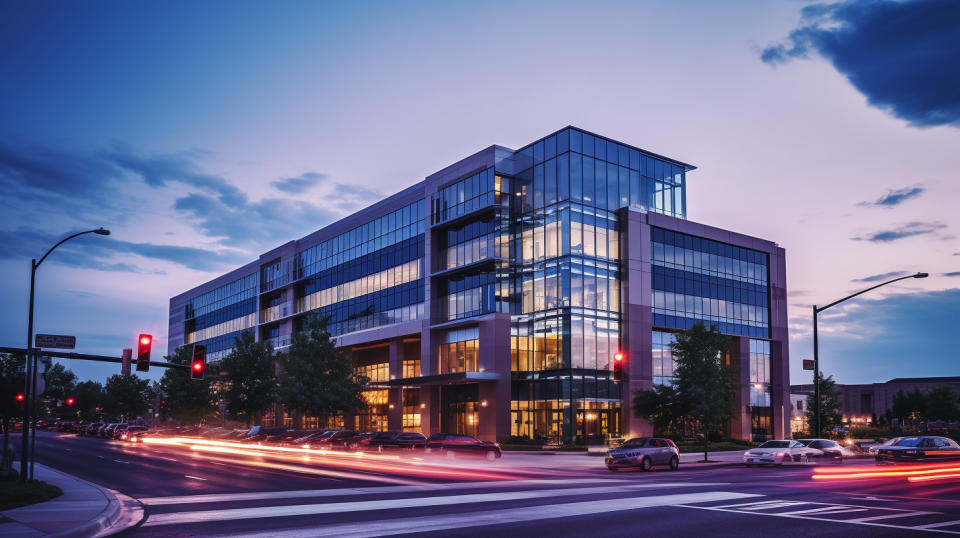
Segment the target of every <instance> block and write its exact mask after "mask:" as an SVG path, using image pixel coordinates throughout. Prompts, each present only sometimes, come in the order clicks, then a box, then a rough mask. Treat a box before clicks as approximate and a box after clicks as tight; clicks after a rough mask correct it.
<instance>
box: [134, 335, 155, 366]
mask: <svg viewBox="0 0 960 538" xmlns="http://www.w3.org/2000/svg"><path fill="white" fill-rule="evenodd" d="M151 345H153V337H152V336H150V335H149V334H141V335H140V338H137V371H138V372H147V371H149V370H150V346H151Z"/></svg>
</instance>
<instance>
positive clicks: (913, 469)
mask: <svg viewBox="0 0 960 538" xmlns="http://www.w3.org/2000/svg"><path fill="white" fill-rule="evenodd" d="M957 473H960V464H958V463H957V462H950V463H932V464H911V465H903V466H898V467H896V468H894V469H890V470H882V471H881V470H878V468H877V467H866V466H853V467H848V468H846V469H831V468H829V467H817V468H816V469H814V470H813V476H812V478H813V479H814V480H859V479H876V478H906V479H907V480H908V481H910V482H921V481H927V480H946V479H950V478H958V477H960V474H957Z"/></svg>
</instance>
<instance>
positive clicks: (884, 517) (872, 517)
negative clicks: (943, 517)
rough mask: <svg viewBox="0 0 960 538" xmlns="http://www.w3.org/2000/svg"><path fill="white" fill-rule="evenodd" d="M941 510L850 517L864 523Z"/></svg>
mask: <svg viewBox="0 0 960 538" xmlns="http://www.w3.org/2000/svg"><path fill="white" fill-rule="evenodd" d="M939 513H940V512H919V511H917V512H900V513H895V514H883V515H880V516H868V517H858V518H856V519H848V520H847V521H851V522H853V523H862V522H864V521H874V520H877V519H893V518H896V517H910V516H926V515H930V514H939Z"/></svg>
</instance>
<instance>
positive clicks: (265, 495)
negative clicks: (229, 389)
mask: <svg viewBox="0 0 960 538" xmlns="http://www.w3.org/2000/svg"><path fill="white" fill-rule="evenodd" d="M610 483H615V484H628V483H633V481H632V480H615V479H610V478H578V479H574V480H508V481H501V480H490V481H484V482H464V483H449V484H429V485H420V486H371V487H361V488H337V489H306V490H288V491H256V492H251V493H208V494H204V495H179V496H172V497H145V498H142V499H138V500H139V501H140V502H141V503H143V504H145V505H153V506H160V505H169V504H197V503H216V502H227V501H259V500H263V499H297V498H305V497H336V496H347V495H378V494H389V493H416V492H430V491H446V490H462V489H483V488H494V487H496V488H522V487H536V486H550V485H555V486H572V485H574V484H610ZM726 485H729V484H728V483H726V482H716V483H703V484H687V483H685V482H660V483H655V482H651V483H649V484H643V485H642V486H643V487H648V488H672V487H695V486H708V487H710V486H726ZM637 487H640V485H638V486H637ZM544 491H550V490H544Z"/></svg>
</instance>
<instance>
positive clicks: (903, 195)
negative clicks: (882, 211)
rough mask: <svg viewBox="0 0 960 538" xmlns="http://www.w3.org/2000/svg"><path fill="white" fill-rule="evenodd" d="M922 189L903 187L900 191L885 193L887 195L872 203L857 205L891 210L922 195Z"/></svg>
mask: <svg viewBox="0 0 960 538" xmlns="http://www.w3.org/2000/svg"><path fill="white" fill-rule="evenodd" d="M923 191H924V189H923V187H904V188H902V189H897V190H891V191H887V194H884V195H883V196H881V197H880V198H877V199H876V200H875V201H873V202H860V204H859V205H862V206H867V207H885V208H887V209H890V208H893V207H895V206H898V205H900V204H902V203H903V202H906V201H907V200H909V199H911V198H916V197H917V196H920V195H921V194H923Z"/></svg>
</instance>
